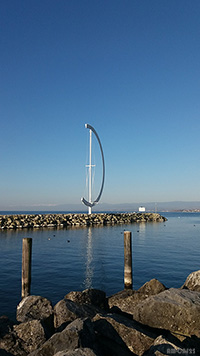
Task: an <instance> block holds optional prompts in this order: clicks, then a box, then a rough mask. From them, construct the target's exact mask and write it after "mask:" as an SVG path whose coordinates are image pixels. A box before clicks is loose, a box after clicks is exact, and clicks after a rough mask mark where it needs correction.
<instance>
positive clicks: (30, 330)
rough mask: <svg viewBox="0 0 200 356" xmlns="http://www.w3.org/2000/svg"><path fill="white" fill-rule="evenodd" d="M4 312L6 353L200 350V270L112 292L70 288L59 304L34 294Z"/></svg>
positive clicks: (2, 347)
mask: <svg viewBox="0 0 200 356" xmlns="http://www.w3.org/2000/svg"><path fill="white" fill-rule="evenodd" d="M16 318H17V322H16V323H14V322H12V321H11V320H9V319H8V318H7V317H6V316H2V317H0V355H2V356H6V355H7V356H12V355H13V356H14V355H19V356H27V355H29V356H131V355H132V356H134V355H138V356H145V355H156V356H162V355H163V356H164V355H196V356H197V355H200V271H196V272H193V273H191V274H190V275H189V276H188V278H187V279H186V281H185V283H184V285H183V286H181V287H180V288H170V289H167V288H166V287H165V286H164V285H163V284H162V283H161V282H159V281H158V280H156V279H153V280H151V281H149V282H147V283H145V284H144V285H143V286H142V287H141V288H140V289H138V290H132V289H128V290H123V291H121V292H119V293H116V294H114V295H112V296H110V297H106V294H105V293H104V292H103V291H101V290H96V289H87V290H84V291H82V292H70V293H68V294H67V295H65V297H64V298H63V299H62V300H60V301H59V302H58V303H57V304H56V305H55V306H53V305H52V303H51V302H50V301H49V300H47V299H46V298H43V297H41V296H28V297H26V298H24V299H23V300H22V301H21V302H20V303H19V305H18V306H17V313H16Z"/></svg>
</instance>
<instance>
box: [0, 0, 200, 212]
mask: <svg viewBox="0 0 200 356" xmlns="http://www.w3.org/2000/svg"><path fill="white" fill-rule="evenodd" d="M199 18H200V2H199V0H193V1H191V0H187V1H186V0H173V1H169V0H162V1H160V0H151V1H149V0H143V1H139V0H138V1H135V0H123V1H121V0H120V1H119V0H101V1H97V0H59V1H56V0H48V1H47V0H42V1H39V0H29V1H27V0H20V1H16V0H9V1H8V0H2V1H1V3H0V26H1V32H0V41H1V55H0V61H1V62H0V97H1V103H0V127H1V140H0V152H1V169H0V209H1V210H6V209H7V210H9V209H11V210H14V209H20V208H21V207H23V206H28V207H30V208H33V210H36V209H37V208H38V209H40V207H42V206H43V205H51V204H52V205H54V204H55V205H56V204H65V203H67V204H79V202H80V198H81V197H82V196H83V195H84V194H85V164H86V163H87V161H86V148H87V140H88V130H86V129H85V127H84V125H85V123H89V124H91V125H92V126H94V128H95V129H96V131H97V132H98V134H99V136H100V138H101V142H102V145H103V149H104V154H105V162H106V181H105V189H104V192H103V196H102V198H101V202H105V203H123V202H124V203H131V202H146V201H155V202H159V201H160V202H161V201H174V200H196V201H197V200H200V190H199V182H200V165H199V151H200V150H199V148H200V147H199V146H200V143H199V142H200V141H199V132H200V99H199V93H200V21H199ZM99 163H100V162H99V160H98V147H97V162H96V165H97V172H98V164H99ZM100 173H101V172H100V171H99V173H98V174H96V176H97V177H98V176H100ZM98 184H99V183H98V179H97V180H96V186H97V187H96V189H97V191H98ZM95 194H96V193H95Z"/></svg>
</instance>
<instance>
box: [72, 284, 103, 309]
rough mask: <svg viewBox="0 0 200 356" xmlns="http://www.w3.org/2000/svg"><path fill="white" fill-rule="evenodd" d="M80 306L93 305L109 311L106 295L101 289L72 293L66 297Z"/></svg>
mask: <svg viewBox="0 0 200 356" xmlns="http://www.w3.org/2000/svg"><path fill="white" fill-rule="evenodd" d="M65 299H70V300H72V301H73V302H75V303H78V304H92V305H95V306H96V307H99V308H102V309H107V308H108V301H107V298H106V293H105V292H103V291H102V290H99V289H86V290H84V291H82V292H70V293H68V294H67V295H66V296H65Z"/></svg>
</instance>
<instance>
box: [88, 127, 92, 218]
mask: <svg viewBox="0 0 200 356" xmlns="http://www.w3.org/2000/svg"><path fill="white" fill-rule="evenodd" d="M91 202H92V130H90V158H89V203H91ZM91 213H92V208H91V206H89V207H88V214H91Z"/></svg>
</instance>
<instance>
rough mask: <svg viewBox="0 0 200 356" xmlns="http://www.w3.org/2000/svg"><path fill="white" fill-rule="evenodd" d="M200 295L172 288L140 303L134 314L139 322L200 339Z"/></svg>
mask: <svg viewBox="0 0 200 356" xmlns="http://www.w3.org/2000/svg"><path fill="white" fill-rule="evenodd" d="M199 316H200V293H199V292H193V291H190V290H186V289H182V290H181V289H175V288H170V289H169V290H166V291H164V292H161V293H159V294H158V295H155V296H152V297H149V298H148V299H145V300H144V301H142V302H141V303H139V304H138V305H137V306H136V308H135V310H134V313H133V318H134V319H135V320H137V321H138V322H140V323H142V324H144V325H148V326H150V327H153V328H161V329H166V330H170V331H171V332H175V333H179V334H182V335H185V336H188V335H195V336H197V337H198V338H199V337H200V317H199Z"/></svg>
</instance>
